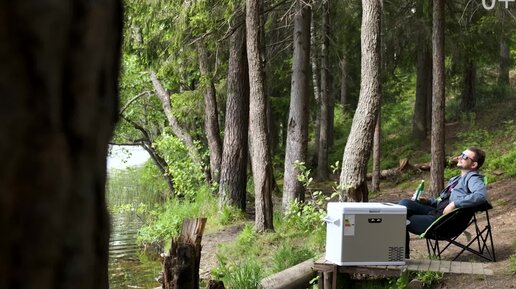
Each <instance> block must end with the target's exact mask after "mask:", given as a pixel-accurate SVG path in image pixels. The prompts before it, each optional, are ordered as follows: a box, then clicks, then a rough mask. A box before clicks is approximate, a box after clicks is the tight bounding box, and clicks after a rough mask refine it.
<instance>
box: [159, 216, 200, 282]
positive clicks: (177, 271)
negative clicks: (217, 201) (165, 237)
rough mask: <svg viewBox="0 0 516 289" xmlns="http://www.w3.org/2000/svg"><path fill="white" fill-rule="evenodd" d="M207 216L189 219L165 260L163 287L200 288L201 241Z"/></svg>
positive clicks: (174, 240) (174, 239) (173, 242)
mask: <svg viewBox="0 0 516 289" xmlns="http://www.w3.org/2000/svg"><path fill="white" fill-rule="evenodd" d="M205 225H206V218H198V219H187V220H185V221H184V222H183V226H182V228H181V233H180V235H179V237H176V238H172V245H171V246H170V251H169V255H168V256H165V258H164V260H163V286H162V288H163V289H199V265H200V263H201V249H202V246H201V241H202V235H203V232H204V227H205Z"/></svg>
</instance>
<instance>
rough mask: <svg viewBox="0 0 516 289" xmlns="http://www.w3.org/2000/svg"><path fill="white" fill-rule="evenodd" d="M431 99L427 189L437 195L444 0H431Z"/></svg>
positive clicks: (441, 156) (440, 169)
mask: <svg viewBox="0 0 516 289" xmlns="http://www.w3.org/2000/svg"><path fill="white" fill-rule="evenodd" d="M433 3H434V6H433V25H432V26H433V27H432V47H433V72H432V74H433V85H432V88H433V92H432V95H433V99H432V140H431V154H432V162H431V169H430V187H429V191H430V193H431V194H433V195H437V194H438V193H439V192H440V191H441V190H442V189H443V186H444V161H445V156H444V133H445V131H444V129H445V128H444V109H445V98H444V96H445V95H444V0H434V1H433Z"/></svg>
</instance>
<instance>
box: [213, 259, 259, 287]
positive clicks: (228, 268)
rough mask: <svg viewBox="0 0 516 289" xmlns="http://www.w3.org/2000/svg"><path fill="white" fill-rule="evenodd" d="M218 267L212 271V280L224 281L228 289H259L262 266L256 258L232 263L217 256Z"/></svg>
mask: <svg viewBox="0 0 516 289" xmlns="http://www.w3.org/2000/svg"><path fill="white" fill-rule="evenodd" d="M217 261H218V266H217V267H215V269H213V270H212V271H211V276H212V279H215V280H222V281H223V282H224V286H225V288H227V289H243V288H245V289H259V288H260V280H261V279H262V277H263V276H262V271H263V270H262V265H261V264H260V263H259V262H258V261H257V260H256V259H255V258H246V259H244V260H242V261H230V260H229V259H228V258H227V257H225V256H223V255H219V254H217Z"/></svg>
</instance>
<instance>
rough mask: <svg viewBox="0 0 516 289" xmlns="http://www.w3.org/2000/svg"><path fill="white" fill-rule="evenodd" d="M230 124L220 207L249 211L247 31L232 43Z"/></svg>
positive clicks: (240, 32) (237, 34)
mask: <svg viewBox="0 0 516 289" xmlns="http://www.w3.org/2000/svg"><path fill="white" fill-rule="evenodd" d="M229 43H230V44H229V68H228V80H227V86H228V88H227V91H228V94H227V103H226V124H225V128H224V150H223V151H222V165H221V175H220V186H219V204H220V205H224V204H231V205H233V206H236V207H237V208H239V209H240V210H242V211H245V209H246V192H247V191H246V185H247V154H248V146H247V140H248V132H247V130H248V128H249V75H248V69H247V56H246V49H245V27H244V26H241V27H240V28H238V29H236V30H235V32H234V33H233V35H231V38H230V41H229Z"/></svg>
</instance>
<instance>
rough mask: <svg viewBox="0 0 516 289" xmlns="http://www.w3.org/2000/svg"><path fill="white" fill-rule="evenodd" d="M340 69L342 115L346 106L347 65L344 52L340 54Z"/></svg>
mask: <svg viewBox="0 0 516 289" xmlns="http://www.w3.org/2000/svg"><path fill="white" fill-rule="evenodd" d="M339 68H340V104H341V105H342V113H343V114H344V113H346V109H347V106H348V64H347V59H346V52H342V58H341V59H340V62H339Z"/></svg>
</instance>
